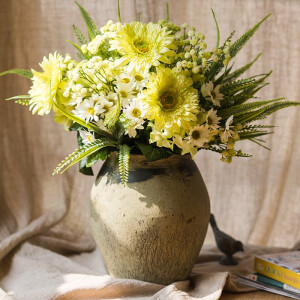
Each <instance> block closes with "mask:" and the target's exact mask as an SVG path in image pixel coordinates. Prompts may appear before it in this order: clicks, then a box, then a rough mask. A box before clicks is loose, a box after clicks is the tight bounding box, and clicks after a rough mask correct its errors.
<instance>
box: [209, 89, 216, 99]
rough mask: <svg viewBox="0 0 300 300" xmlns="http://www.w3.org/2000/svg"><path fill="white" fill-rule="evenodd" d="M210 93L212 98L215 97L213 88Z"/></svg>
mask: <svg viewBox="0 0 300 300" xmlns="http://www.w3.org/2000/svg"><path fill="white" fill-rule="evenodd" d="M210 94H211V96H212V97H213V98H214V99H215V98H216V93H215V91H214V90H212V91H211V92H210Z"/></svg>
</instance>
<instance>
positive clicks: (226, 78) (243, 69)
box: [223, 53, 261, 83]
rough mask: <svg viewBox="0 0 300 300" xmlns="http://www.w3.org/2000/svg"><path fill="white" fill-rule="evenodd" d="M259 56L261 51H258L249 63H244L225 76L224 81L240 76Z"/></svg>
mask: <svg viewBox="0 0 300 300" xmlns="http://www.w3.org/2000/svg"><path fill="white" fill-rule="evenodd" d="M260 56H261V53H259V54H258V55H257V56H256V57H255V59H254V60H253V61H251V62H250V63H248V64H246V65H245V66H243V67H241V68H239V69H237V70H235V71H234V72H232V73H231V74H229V75H228V76H226V77H225V79H224V81H223V82H224V83H227V82H230V81H232V80H235V79H237V78H238V77H240V76H241V75H242V74H244V73H245V72H246V71H247V70H248V69H249V68H251V66H252V65H253V64H254V63H255V62H256V61H257V60H258V59H259V57H260Z"/></svg>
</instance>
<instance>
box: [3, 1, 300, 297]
mask: <svg viewBox="0 0 300 300" xmlns="http://www.w3.org/2000/svg"><path fill="white" fill-rule="evenodd" d="M79 2H80V3H81V4H82V5H83V6H84V7H85V8H86V9H87V10H88V11H89V12H90V13H91V15H92V17H93V18H94V19H95V21H96V23H97V24H99V26H102V25H103V24H104V23H105V22H106V21H107V20H108V19H112V20H114V21H116V20H117V13H116V12H117V8H116V1H111V0H101V1H99V0H98V1H97V0H81V1H79ZM120 2H121V9H122V20H123V21H125V22H130V21H133V20H136V19H137V15H138V13H139V12H140V13H141V20H142V21H145V22H148V21H157V20H158V19H160V18H163V17H164V16H165V3H164V1H160V0H145V1H142V0H121V1H120ZM169 6H170V15H171V19H172V20H173V21H174V22H175V23H177V24H182V23H185V22H187V23H189V24H190V25H193V26H195V27H196V29H197V30H199V31H201V32H202V33H204V34H205V35H206V37H207V42H208V45H209V48H212V47H214V45H215V40H216V33H215V27H214V22H213V19H212V16H211V12H210V9H211V8H213V9H214V10H215V13H216V16H217V18H218V21H219V25H220V29H221V41H223V40H224V39H225V38H226V37H227V36H228V35H229V34H230V32H231V31H232V30H234V29H236V37H238V36H240V35H241V34H242V33H244V32H245V31H246V30H247V29H248V28H249V27H251V26H252V25H253V24H255V23H256V22H257V21H258V20H260V19H261V18H262V17H264V16H265V15H266V14H267V13H269V12H271V13H272V17H271V18H270V19H269V20H268V21H267V22H266V23H265V24H263V25H262V27H261V29H260V30H259V31H258V32H257V34H256V37H255V38H254V39H253V40H251V41H250V42H249V43H248V45H247V46H246V47H245V49H244V50H242V51H241V52H240V53H239V55H238V56H237V58H236V59H235V61H236V66H237V65H242V64H245V63H246V62H249V60H250V59H253V58H254V57H255V56H256V55H257V54H258V53H259V52H260V51H262V52H263V55H262V57H261V58H260V60H259V61H258V62H257V63H256V65H255V66H254V67H253V69H252V70H251V71H249V73H248V75H252V74H259V73H265V72H268V71H269V70H270V69H273V70H274V73H273V75H272V76H271V77H270V80H269V82H270V83H271V85H270V86H269V87H266V88H265V89H264V91H262V92H261V93H260V96H261V97H262V98H263V99H273V98H277V97H280V96H286V97H287V98H288V99H291V100H297V99H298V100H299V98H300V96H299V95H300V85H299V78H300V71H299V70H300V68H299V66H300V31H299V27H300V26H299V25H300V24H299V22H300V21H299V13H300V1H298V0H275V1H274V0H251V1H245V0H226V1H218V0H214V1H210V0H206V1H205V0H186V1H179V0H172V1H169ZM72 24H76V25H78V26H79V27H80V28H81V29H82V30H83V31H84V24H83V22H82V20H81V17H80V14H79V12H78V9H77V7H76V6H75V4H74V3H73V1H69V0H51V1H50V0H9V1H7V0H0V72H2V71H4V70H7V69H11V68H16V67H18V68H26V69H29V68H31V67H32V68H34V69H39V67H38V62H40V61H41V60H42V57H43V56H44V55H46V56H47V55H48V53H49V52H52V53H53V52H54V51H56V50H57V51H58V52H59V53H61V54H65V53H71V54H72V55H73V56H74V57H76V54H75V51H74V49H73V48H72V46H71V45H69V44H67V43H66V42H65V40H66V39H69V40H72V41H75V37H74V35H73V32H72V27H71V25H72ZM29 87H30V81H28V80H26V79H23V78H18V77H14V76H12V75H9V76H7V77H5V78H4V77H1V78H0V99H1V100H2V99H5V98H8V97H11V96H14V95H21V94H26V93H27V92H28V89H29ZM265 123H266V124H277V125H279V127H278V128H275V131H276V133H275V134H274V135H270V136H267V138H266V140H267V146H269V147H270V148H272V151H271V152H269V151H267V150H265V149H263V148H260V147H258V146H257V145H255V144H251V143H246V142H241V143H240V147H241V148H243V150H244V151H246V152H249V153H252V154H254V157H253V158H251V159H236V160H235V161H234V162H233V163H232V164H231V165H225V164H223V163H221V162H220V161H219V156H218V155H217V154H215V153H208V152H203V153H200V154H199V155H197V157H196V163H197V165H198V167H199V169H200V171H201V173H202V175H203V178H204V180H205V182H206V185H207V188H208V191H209V194H210V198H211V206H212V211H213V212H214V214H215V216H216V219H217V221H218V223H219V226H220V227H221V228H222V229H223V230H224V231H225V232H227V233H229V234H231V235H233V236H234V237H236V238H237V239H240V240H242V241H243V242H244V243H246V244H256V245H260V246H256V247H254V246H246V252H245V254H241V253H240V254H238V255H237V257H238V258H239V260H240V264H239V266H238V267H222V266H219V265H218V263H217V261H218V259H219V258H220V252H218V250H216V248H215V247H214V246H209V244H211V243H213V235H212V232H211V230H210V229H209V231H208V235H207V239H206V245H205V247H204V248H203V250H202V252H201V254H200V256H199V259H198V261H197V263H196V265H195V267H194V269H193V273H192V274H191V277H190V279H189V280H187V281H184V282H178V283H174V284H172V285H169V286H166V287H165V286H161V285H155V284H151V283H144V282H139V281H135V280H124V279H114V278H111V277H110V276H108V275H107V274H106V272H105V268H104V266H103V263H102V260H101V257H100V255H99V254H98V252H97V250H94V242H93V239H92V237H91V236H90V232H89V227H88V222H87V204H88V198H89V191H90V188H91V185H92V183H93V180H94V178H93V177H85V176H83V175H81V174H79V173H78V172H77V169H76V167H73V168H72V169H70V170H69V171H67V172H66V173H64V174H63V175H61V176H55V177H53V176H51V173H52V170H53V169H54V168H55V167H56V165H57V164H58V162H59V161H61V160H62V159H63V158H64V157H65V156H66V155H68V154H69V153H70V152H72V151H73V149H75V147H76V141H75V136H74V134H73V133H67V132H65V131H64V130H63V128H62V126H60V125H58V124H56V123H54V122H53V116H52V115H49V116H44V117H39V116H34V117H33V116H32V115H31V113H30V112H28V111H27V108H26V107H22V106H20V105H16V104H13V103H9V102H5V101H0V136H1V143H0V167H1V168H0V169H1V171H0V259H2V260H1V262H0V299H20V300H23V299H24V300H32V299H38V300H40V299H41V300H43V299H121V298H126V297H127V299H131V298H132V299H206V300H207V299H209V300H212V299H218V298H219V297H221V299H230V300H231V299H281V298H282V297H279V296H278V297H277V296H274V295H271V294H267V293H264V292H251V293H242V294H232V293H228V292H223V294H222V296H221V292H222V290H223V288H224V287H226V290H227V291H231V292H233V291H243V289H242V288H241V287H237V286H235V285H234V284H235V282H234V281H233V280H232V279H231V277H229V275H228V274H229V273H228V272H236V271H237V270H239V271H250V270H251V268H252V264H253V255H254V254H255V253H265V252H273V251H277V250H283V249H290V248H293V247H294V246H295V247H296V248H297V243H296V242H297V241H299V240H300V230H299V228H300V205H299V200H300V187H299V175H300V173H299V172H300V171H299V170H300V151H299V149H300V131H299V130H298V128H300V109H299V108H298V109H296V108H288V109H286V110H284V111H280V112H278V113H276V114H275V115H274V116H272V117H271V118H269V119H268V120H266V121H265ZM99 167H100V164H98V165H97V166H96V167H95V168H94V169H95V172H97V170H99ZM266 246H268V247H271V246H272V247H280V248H278V249H276V248H272V249H271V248H265V247H266ZM276 297H277V298H276Z"/></svg>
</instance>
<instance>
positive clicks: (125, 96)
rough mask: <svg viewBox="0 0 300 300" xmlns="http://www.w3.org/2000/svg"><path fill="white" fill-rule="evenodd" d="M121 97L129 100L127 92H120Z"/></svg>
mask: <svg viewBox="0 0 300 300" xmlns="http://www.w3.org/2000/svg"><path fill="white" fill-rule="evenodd" d="M120 95H121V97H122V98H127V97H128V93H127V92H125V91H120Z"/></svg>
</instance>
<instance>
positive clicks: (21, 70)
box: [0, 69, 33, 78]
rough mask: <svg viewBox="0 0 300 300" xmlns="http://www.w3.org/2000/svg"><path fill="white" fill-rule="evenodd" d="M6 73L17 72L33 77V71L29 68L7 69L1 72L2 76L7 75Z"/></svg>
mask: <svg viewBox="0 0 300 300" xmlns="http://www.w3.org/2000/svg"><path fill="white" fill-rule="evenodd" d="M6 74H17V75H20V76H23V77H26V78H32V77H33V73H32V72H31V71H29V70H24V69H12V70H7V71H4V72H2V73H0V76H3V75H6Z"/></svg>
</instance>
